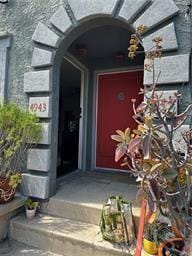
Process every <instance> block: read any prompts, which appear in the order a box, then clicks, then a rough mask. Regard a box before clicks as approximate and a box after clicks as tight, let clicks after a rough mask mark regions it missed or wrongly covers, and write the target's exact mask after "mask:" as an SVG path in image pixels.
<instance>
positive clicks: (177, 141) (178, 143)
mask: <svg viewBox="0 0 192 256" xmlns="http://www.w3.org/2000/svg"><path fill="white" fill-rule="evenodd" d="M189 128H190V127H189V125H182V126H181V127H179V128H178V130H176V132H175V134H174V137H173V138H174V143H173V144H174V147H175V148H176V149H178V150H182V152H184V151H186V150H187V146H186V143H185V141H184V139H183V137H182V133H184V132H185V131H187V130H189Z"/></svg>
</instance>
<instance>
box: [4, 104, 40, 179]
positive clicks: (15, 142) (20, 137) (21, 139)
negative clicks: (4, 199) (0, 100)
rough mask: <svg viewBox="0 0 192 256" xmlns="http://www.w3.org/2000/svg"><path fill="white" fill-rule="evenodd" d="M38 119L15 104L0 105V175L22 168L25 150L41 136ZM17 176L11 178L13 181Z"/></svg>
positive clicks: (8, 174) (7, 174)
mask: <svg viewBox="0 0 192 256" xmlns="http://www.w3.org/2000/svg"><path fill="white" fill-rule="evenodd" d="M38 122H39V119H38V118H37V117H36V116H35V115H33V114H30V113H29V112H28V111H27V110H22V109H21V108H19V107H18V106H17V105H16V104H13V103H7V104H5V105H0V177H5V176H7V177H10V176H11V175H12V174H13V173H15V172H18V171H20V170H21V168H22V164H23V160H25V157H26V154H25V153H26V151H27V150H28V148H30V147H31V146H32V145H34V144H35V143H37V142H38V140H39V139H40V137H41V125H40V124H39V123H38ZM18 177H19V176H15V177H13V178H12V181H11V183H14V181H16V179H17V180H18Z"/></svg>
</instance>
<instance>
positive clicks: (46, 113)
mask: <svg viewBox="0 0 192 256" xmlns="http://www.w3.org/2000/svg"><path fill="white" fill-rule="evenodd" d="M29 111H30V112H31V113H34V114H36V115H37V116H38V117H45V118H49V117H50V97H30V98H29Z"/></svg>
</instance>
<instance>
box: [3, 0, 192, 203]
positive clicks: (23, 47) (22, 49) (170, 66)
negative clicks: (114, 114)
mask: <svg viewBox="0 0 192 256" xmlns="http://www.w3.org/2000/svg"><path fill="white" fill-rule="evenodd" d="M187 3H188V1H187V0H186V1H185V0H175V1H173V0H154V1H150V0H137V1H136V0H106V1H100V0H79V1H76V0H68V1H65V0H63V1H60V0H47V1H44V0H10V1H9V3H8V4H7V5H0V20H1V23H0V33H1V34H2V35H6V38H7V40H8V44H7V45H6V46H5V43H3V40H5V36H2V38H1V34H0V53H1V49H5V50H3V52H5V51H6V53H7V54H6V62H5V61H4V62H3V60H2V59H0V62H3V63H4V67H6V70H2V67H0V74H1V72H2V73H3V74H4V75H5V79H4V82H3V83H2V82H1V79H0V86H4V87H5V90H4V89H2V88H0V92H1V91H2V90H3V91H4V98H5V100H12V101H15V102H17V103H18V104H20V105H23V106H28V105H29V108H30V110H31V111H32V112H34V111H33V110H34V106H35V105H34V104H37V103H38V104H45V106H46V109H45V111H35V112H36V114H37V115H38V116H39V117H40V118H41V121H42V123H43V131H44V132H43V138H42V141H41V142H40V143H39V144H40V145H39V147H38V148H37V150H33V151H30V152H29V154H28V160H27V165H28V169H29V171H28V173H26V174H25V175H24V179H23V184H24V191H25V194H26V195H30V196H35V197H38V198H42V199H46V198H48V197H49V196H50V195H52V194H54V192H55V188H56V162H57V153H56V152H57V134H58V101H59V100H58V98H59V75H60V74H59V69H60V65H61V61H62V58H63V56H64V54H65V53H66V50H67V49H68V47H69V46H70V44H71V43H72V42H73V41H74V40H75V39H77V38H78V36H80V35H82V34H83V33H85V32H86V31H88V30H91V29H92V28H95V27H97V26H102V25H104V24H110V23H111V24H113V23H114V24H116V25H117V26H122V27H125V26H128V27H130V29H131V28H132V29H133V28H134V27H137V26H138V25H141V24H143V25H147V26H148V28H149V31H148V32H147V34H145V35H144V45H143V46H144V49H145V50H147V49H148V48H149V47H150V42H151V37H152V36H153V35H161V36H162V37H164V38H166V40H165V42H164V45H163V47H164V53H163V57H162V59H161V60H160V62H161V63H160V64H158V61H157V64H156V65H157V69H161V67H163V68H164V70H163V71H162V74H163V75H162V76H161V78H160V81H159V84H160V85H159V87H161V88H160V90H163V91H166V90H181V91H182V93H183V100H182V103H181V104H180V105H179V108H178V109H179V111H182V110H183V109H184V108H185V107H186V106H187V105H188V104H189V102H191V95H192V93H191V90H192V89H191V88H190V86H189V75H190V72H189V69H190V64H189V63H190V62H189V57H190V47H191V46H190V22H189V21H188V20H186V19H185V13H186V10H187ZM7 33H8V34H7ZM7 48H9V49H7ZM94 71H95V70H94V69H92V70H90V71H89V76H88V74H86V76H87V78H86V84H87V87H86V88H87V89H86V88H85V90H84V98H85V99H87V100H86V101H85V102H84V103H83V111H84V112H83V116H84V119H83V127H84V130H85V131H87V130H88V129H87V127H89V128H90V127H91V128H92V129H93V126H94V124H93V122H92V119H91V116H92V111H93V110H92V102H93V101H94V99H93V98H94V95H93V91H91V90H88V87H89V86H88V84H89V83H91V81H92V82H93V81H94V77H93V76H94ZM144 83H145V84H149V83H151V76H150V74H148V73H145V77H144ZM2 84H3V85H2ZM92 129H89V131H88V132H87V133H86V134H84V136H83V144H84V145H85V147H84V148H83V152H82V158H83V159H84V163H83V165H82V166H83V167H82V169H83V170H87V169H92V168H93V167H92V165H91V160H90V159H91V155H92V153H91V143H92V142H91V141H92V136H93V134H92V132H91V130H92ZM38 159H39V160H38ZM36 161H37V162H38V164H36Z"/></svg>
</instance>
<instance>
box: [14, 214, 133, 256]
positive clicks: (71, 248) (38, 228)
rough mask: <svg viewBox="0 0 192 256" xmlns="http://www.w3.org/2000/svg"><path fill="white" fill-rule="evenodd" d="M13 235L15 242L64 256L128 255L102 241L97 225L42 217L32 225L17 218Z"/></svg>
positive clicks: (31, 222)
mask: <svg viewBox="0 0 192 256" xmlns="http://www.w3.org/2000/svg"><path fill="white" fill-rule="evenodd" d="M10 231H11V232H10V236H11V238H12V239H14V240H17V241H19V242H22V243H25V244H27V245H30V246H34V247H37V248H40V249H43V250H46V251H50V252H52V253H56V254H61V255H63V256H85V255H86V256H118V255H119V256H122V255H124V254H123V253H122V251H124V252H125V249H124V248H122V247H119V246H116V245H113V244H111V243H109V242H106V241H103V240H102V238H101V235H100V234H98V232H99V227H98V226H96V225H93V224H87V223H83V222H78V221H73V220H69V219H64V218H60V217H54V216H50V215H43V214H39V215H37V216H36V217H35V218H34V219H32V220H31V221H29V220H27V219H26V218H25V216H24V215H20V216H17V217H15V218H14V219H13V220H12V221H11V227H10ZM126 255H131V252H128V251H127V253H126Z"/></svg>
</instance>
